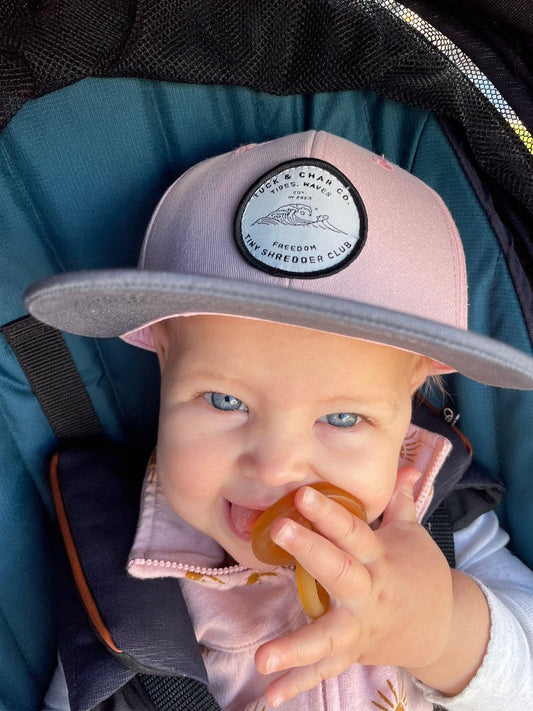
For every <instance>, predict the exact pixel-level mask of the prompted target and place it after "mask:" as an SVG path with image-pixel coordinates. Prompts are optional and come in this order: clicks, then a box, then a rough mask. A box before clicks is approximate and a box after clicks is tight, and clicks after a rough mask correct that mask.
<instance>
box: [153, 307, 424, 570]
mask: <svg viewBox="0 0 533 711" xmlns="http://www.w3.org/2000/svg"><path fill="white" fill-rule="evenodd" d="M154 341H155V344H156V349H157V352H158V356H159V359H160V363H161V370H162V393H161V410H160V421H159V434H158V443H157V469H158V476H159V480H160V482H161V486H162V489H163V492H164V494H165V496H166V498H167V499H168V501H169V503H170V505H171V506H172V507H173V508H174V509H175V511H176V512H177V513H178V514H179V515H180V516H181V517H182V518H183V519H185V520H186V521H188V522H189V523H190V524H192V525H193V526H194V527H196V528H198V529H199V530H201V531H203V532H204V533H206V534H207V535H209V536H210V537H211V538H213V539H215V540H216V541H217V542H218V543H219V544H220V545H221V546H222V547H223V548H224V549H225V550H226V551H227V552H228V553H229V554H230V556H232V557H233V558H234V559H235V560H236V561H237V562H238V563H240V564H242V565H247V566H250V567H264V565H263V564H260V563H258V561H257V560H256V558H255V556H254V555H253V553H252V550H251V546H250V527H251V525H252V523H253V522H254V521H255V519H256V518H257V516H258V512H261V511H264V510H265V509H266V508H268V507H269V506H270V505H271V504H273V503H274V502H275V501H277V500H278V499H279V498H280V497H282V496H283V495H285V494H287V493H288V492H290V491H293V490H294V489H297V488H299V487H300V486H302V485H303V484H310V483H313V482H317V481H328V482H330V483H332V484H335V485H337V486H339V487H341V488H342V489H344V490H346V491H348V492H350V493H352V494H353V495H355V496H356V497H357V498H359V499H360V500H361V501H362V502H363V504H364V506H365V509H366V511H367V516H368V519H369V521H373V520H375V519H376V518H377V517H378V516H379V515H380V514H381V513H382V512H383V510H384V508H385V506H386V505H387V503H388V501H389V500H390V497H391V494H392V491H393V488H394V484H395V480H396V473H397V465H398V455H399V451H400V446H401V444H402V441H403V439H404V436H405V433H406V431H407V428H408V426H409V421H410V417H411V396H412V393H413V392H414V390H415V389H416V388H417V387H418V386H419V385H420V384H421V382H422V381H423V380H424V377H425V375H426V374H427V365H426V363H425V361H424V360H423V359H421V358H420V357H418V356H414V355H412V354H408V353H405V352H402V351H399V350H397V349H394V348H389V347H386V346H380V345H376V344H372V343H366V342H364V341H357V340H354V339H349V338H345V337H342V336H335V335H331V334H326V333H321V332H318V331H311V330H307V329H298V328H292V327H288V326H282V325H279V324H271V323H266V322H261V321H253V320H246V319H238V318H231V317H223V316H193V317H186V318H176V319H171V320H169V321H167V322H166V323H165V324H159V325H158V326H156V327H155V328H154Z"/></svg>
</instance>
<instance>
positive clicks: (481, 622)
mask: <svg viewBox="0 0 533 711" xmlns="http://www.w3.org/2000/svg"><path fill="white" fill-rule="evenodd" d="M411 476H412V471H409V470H403V471H402V472H401V473H400V475H399V478H398V486H397V490H396V493H395V495H394V497H393V499H392V501H391V504H390V506H389V507H388V509H387V511H386V512H385V515H384V519H383V523H382V525H381V526H380V528H379V530H378V531H372V530H371V529H370V528H369V527H368V526H366V525H365V524H363V523H362V522H358V521H357V520H356V519H354V518H353V517H351V516H350V515H348V514H347V513H346V512H344V511H342V510H341V509H340V507H339V508H335V509H334V510H333V509H332V508H331V507H334V506H335V504H334V503H333V502H330V501H328V500H327V499H324V498H320V497H318V498H317V499H316V501H315V506H311V505H308V504H306V503H305V501H304V493H305V492H306V491H307V490H305V489H303V490H301V491H300V493H299V494H298V495H297V503H298V507H299V508H300V510H301V511H302V513H305V515H306V517H307V518H309V519H311V520H312V521H313V523H314V524H315V526H316V528H317V529H318V530H319V531H321V533H322V534H323V535H322V536H321V535H318V534H313V533H312V532H308V531H305V530H304V529H301V528H299V527H295V526H291V524H289V527H290V528H289V530H291V529H292V536H291V537H289V538H288V539H287V540H286V541H282V540H281V539H280V538H279V536H280V534H282V533H283V531H285V530H286V529H285V527H284V526H283V524H284V523H285V524H287V522H286V521H285V522H281V521H280V522H279V523H277V524H276V525H275V527H273V534H274V536H277V542H278V543H281V544H282V545H283V547H284V548H286V549H287V550H288V551H289V552H290V553H292V554H293V555H295V557H296V558H297V559H298V560H299V561H300V562H301V564H302V565H303V566H304V567H305V568H307V569H308V570H309V572H310V573H311V574H312V575H314V576H315V577H317V578H318V579H319V580H320V582H321V583H322V585H324V587H325V588H326V589H327V590H328V592H329V593H330V594H331V595H332V606H331V608H330V610H329V611H328V613H326V615H324V616H323V617H322V618H320V619H318V620H316V621H315V622H314V623H312V624H310V625H308V626H306V627H304V628H301V629H300V630H298V631H297V632H296V633H294V634H293V635H290V636H289V637H286V638H283V639H278V640H273V641H272V642H270V643H268V644H267V645H264V646H263V647H261V648H260V649H259V650H258V652H257V655H256V663H257V666H258V668H259V670H260V671H263V672H271V671H275V670H284V669H286V670H288V671H287V673H286V674H285V675H284V676H282V677H280V678H279V679H277V680H276V681H275V682H273V683H272V684H271V686H270V688H269V691H268V694H267V696H268V699H269V700H270V701H271V702H275V701H278V702H279V701H280V700H281V699H287V698H290V697H291V696H294V695H296V694H297V693H299V692H300V691H303V690H305V689H307V688H310V687H311V686H314V685H315V684H316V683H318V682H319V681H320V680H321V679H322V678H325V677H331V676H335V675H337V674H339V673H340V672H341V671H343V670H344V669H345V668H346V667H348V666H350V665H351V664H353V663H361V664H373V665H379V666H383V665H386V666H389V665H397V666H403V667H406V668H408V669H410V670H411V671H412V672H413V674H415V675H416V676H417V677H418V678H419V679H421V680H422V681H424V682H426V683H428V685H431V686H432V687H433V688H437V689H438V690H439V691H440V692H442V693H444V694H446V695H454V694H458V693H459V692H461V691H462V689H463V688H464V687H465V686H466V685H467V684H468V682H469V681H470V679H472V677H474V675H475V674H476V671H477V670H478V668H479V666H480V664H481V662H482V660H483V658H484V655H485V651H486V648H487V644H488V638H489V628H490V613H489V608H488V604H487V600H486V597H485V595H484V594H483V592H482V591H481V589H480V587H479V586H478V585H477V584H476V583H475V582H474V581H473V580H472V579H471V578H469V577H468V576H466V575H464V574H463V573H460V572H458V571H450V569H449V567H448V566H447V564H446V562H445V560H444V557H443V556H442V554H441V552H440V551H439V549H438V548H437V547H436V545H435V544H434V542H433V541H432V540H431V539H430V537H429V536H428V535H427V533H426V531H425V530H424V529H423V528H422V527H421V526H419V525H418V524H417V523H416V522H415V517H414V505H413V501H412V495H411V491H412V481H410V477H411Z"/></svg>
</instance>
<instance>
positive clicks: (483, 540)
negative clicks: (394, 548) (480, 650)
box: [424, 513, 533, 711]
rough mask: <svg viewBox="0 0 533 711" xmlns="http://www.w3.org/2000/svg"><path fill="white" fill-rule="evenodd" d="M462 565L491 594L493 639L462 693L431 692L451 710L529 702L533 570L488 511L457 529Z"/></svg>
mask: <svg viewBox="0 0 533 711" xmlns="http://www.w3.org/2000/svg"><path fill="white" fill-rule="evenodd" d="M454 538H455V550H456V558H457V566H458V567H459V568H461V569H462V570H464V571H465V572H467V573H468V574H469V575H471V576H472V577H473V578H475V579H476V580H477V581H478V582H479V584H480V585H481V587H482V588H483V591H484V593H485V595H486V597H487V599H488V602H489V606H490V614H491V630H490V642H489V646H488V650H487V653H486V655H485V657H484V659H483V665H482V667H481V668H480V669H479V671H478V673H477V674H476V676H475V678H474V679H473V681H472V682H471V683H470V684H469V685H468V686H467V688H466V689H465V690H464V691H463V692H462V693H460V694H459V695H458V696H456V697H454V698H452V699H449V698H444V697H442V696H440V695H439V694H438V693H435V692H433V691H432V690H431V689H425V690H424V691H425V696H426V698H427V699H428V700H429V701H431V702H433V703H435V704H441V705H445V706H446V708H447V709H448V710H449V711H462V709H481V708H505V709H506V711H521V709H524V708H530V706H531V699H532V698H533V659H532V650H533V571H531V570H530V569H529V568H527V567H526V566H525V565H524V564H523V563H522V562H521V561H520V560H518V558H516V557H514V556H513V555H512V554H511V552H510V551H509V550H508V549H507V548H505V546H506V545H507V543H508V540H509V537H508V535H507V534H506V533H505V532H504V531H503V530H502V529H501V528H500V527H499V522H498V519H497V517H496V515H495V514H494V513H488V514H485V515H483V516H481V517H480V518H478V519H477V520H476V521H474V522H473V523H472V524H470V526H468V527H467V528H466V529H463V530H462V531H459V532H457V533H456V534H455V536H454Z"/></svg>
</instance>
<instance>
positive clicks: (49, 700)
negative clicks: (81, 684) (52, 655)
mask: <svg viewBox="0 0 533 711" xmlns="http://www.w3.org/2000/svg"><path fill="white" fill-rule="evenodd" d="M42 711H70V703H69V700H68V689H67V682H66V679H65V672H64V671H63V666H62V665H61V660H60V659H59V658H58V663H57V667H56V671H55V674H54V676H53V677H52V681H51V682H50V686H49V687H48V691H47V692H46V696H45V697H44V706H43V709H42Z"/></svg>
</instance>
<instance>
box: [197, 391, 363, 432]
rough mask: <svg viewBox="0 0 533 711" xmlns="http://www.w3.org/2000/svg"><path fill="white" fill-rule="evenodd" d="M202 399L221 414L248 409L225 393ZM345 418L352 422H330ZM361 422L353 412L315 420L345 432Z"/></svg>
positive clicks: (337, 413) (208, 395)
mask: <svg viewBox="0 0 533 711" xmlns="http://www.w3.org/2000/svg"><path fill="white" fill-rule="evenodd" d="M202 397H203V398H204V400H205V401H206V402H207V403H208V404H209V405H211V407H214V408H215V409H216V410H220V411H221V412H241V411H245V412H247V411H248V407H247V406H246V405H245V404H244V402H243V401H242V400H239V398H237V397H235V396H234V395H229V394H227V393H218V392H207V393H202ZM224 404H227V405H229V407H224V406H223V405H224ZM219 405H220V407H219ZM232 405H235V406H236V407H232ZM346 417H348V418H352V419H353V421H350V424H334V423H333V422H332V420H333V419H334V418H339V419H340V422H341V423H342V421H343V419H344V418H346ZM363 421H364V418H363V417H361V415H358V414H357V413H355V412H331V413H329V414H327V415H323V416H322V417H319V418H318V420H317V422H326V423H327V424H329V425H331V426H332V427H335V428H336V429H346V430H348V429H353V428H354V427H357V425H358V424H360V423H361V422H363Z"/></svg>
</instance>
